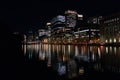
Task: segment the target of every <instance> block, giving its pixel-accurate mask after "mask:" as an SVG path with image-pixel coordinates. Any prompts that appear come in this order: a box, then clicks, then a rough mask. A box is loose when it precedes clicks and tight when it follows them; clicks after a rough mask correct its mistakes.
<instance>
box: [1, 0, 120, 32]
mask: <svg viewBox="0 0 120 80" xmlns="http://www.w3.org/2000/svg"><path fill="white" fill-rule="evenodd" d="M0 5H1V6H0V20H1V22H3V23H4V24H6V25H8V26H7V27H6V26H4V27H6V28H9V29H11V30H13V31H20V32H24V31H28V30H32V29H34V30H37V29H39V28H42V27H44V26H45V23H46V22H47V21H49V20H51V19H52V18H53V17H54V16H56V15H58V14H64V11H65V10H68V9H72V10H76V11H77V12H78V13H81V14H83V15H84V17H89V16H94V15H102V14H107V13H114V12H120V1H119V0H39V1H35V0H33V1H18V0H15V1H11V0H9V1H4V2H1V3H0Z"/></svg>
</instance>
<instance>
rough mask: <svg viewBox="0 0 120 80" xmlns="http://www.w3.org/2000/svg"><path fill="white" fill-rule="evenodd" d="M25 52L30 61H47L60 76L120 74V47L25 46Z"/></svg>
mask: <svg viewBox="0 0 120 80" xmlns="http://www.w3.org/2000/svg"><path fill="white" fill-rule="evenodd" d="M23 50H24V51H23V52H24V55H25V56H26V57H28V58H29V59H32V58H33V57H35V58H39V60H46V62H47V64H46V65H47V66H48V67H53V68H54V69H55V70H56V71H58V74H59V75H64V74H66V73H67V75H68V77H69V78H72V77H76V76H78V75H84V73H87V70H89V69H92V70H95V71H99V72H104V71H110V72H116V73H120V47H112V46H106V47H105V46H90V47H89V46H79V45H49V44H33V45H23ZM84 63H85V64H84ZM89 63H90V64H92V65H89ZM86 65H88V66H87V67H86ZM89 66H90V67H89Z"/></svg>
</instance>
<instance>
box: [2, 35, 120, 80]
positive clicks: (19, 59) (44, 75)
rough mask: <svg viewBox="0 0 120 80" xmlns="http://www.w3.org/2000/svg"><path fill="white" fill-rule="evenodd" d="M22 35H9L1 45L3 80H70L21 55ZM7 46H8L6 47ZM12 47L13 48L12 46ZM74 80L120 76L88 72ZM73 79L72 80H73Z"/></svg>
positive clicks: (112, 79) (105, 79) (113, 79)
mask: <svg viewBox="0 0 120 80" xmlns="http://www.w3.org/2000/svg"><path fill="white" fill-rule="evenodd" d="M21 40H22V36H20V35H9V36H8V37H7V38H5V39H4V40H3V42H5V44H4V43H1V44H2V45H1V46H2V47H3V48H2V49H1V54H0V55H1V58H0V59H1V63H0V64H1V65H0V70H1V71H0V72H1V78H2V80H5V79H11V80H18V79H21V80H23V79H27V80H29V79H32V80H68V78H67V75H63V76H59V75H58V74H57V72H56V71H54V70H53V69H52V67H50V68H48V67H47V65H46V62H45V61H38V60H36V59H33V60H27V59H25V58H24V55H23V54H21V53H22V51H21ZM6 45H7V46H6ZM11 45H12V46H11ZM72 79H73V80H120V75H119V74H117V73H111V72H108V71H106V72H104V73H102V72H101V73H100V72H96V71H90V70H88V71H87V72H86V73H85V74H84V75H81V76H79V77H75V78H72ZM72 79H71V80H72Z"/></svg>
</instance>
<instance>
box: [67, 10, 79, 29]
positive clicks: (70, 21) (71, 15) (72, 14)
mask: <svg viewBox="0 0 120 80" xmlns="http://www.w3.org/2000/svg"><path fill="white" fill-rule="evenodd" d="M65 16H66V27H71V28H74V27H75V26H76V24H77V12H76V11H72V10H67V11H65Z"/></svg>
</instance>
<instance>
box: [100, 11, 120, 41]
mask: <svg viewBox="0 0 120 80" xmlns="http://www.w3.org/2000/svg"><path fill="white" fill-rule="evenodd" d="M100 30H101V42H102V43H120V13H116V14H111V15H107V16H104V18H103V20H101V29H100Z"/></svg>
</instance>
